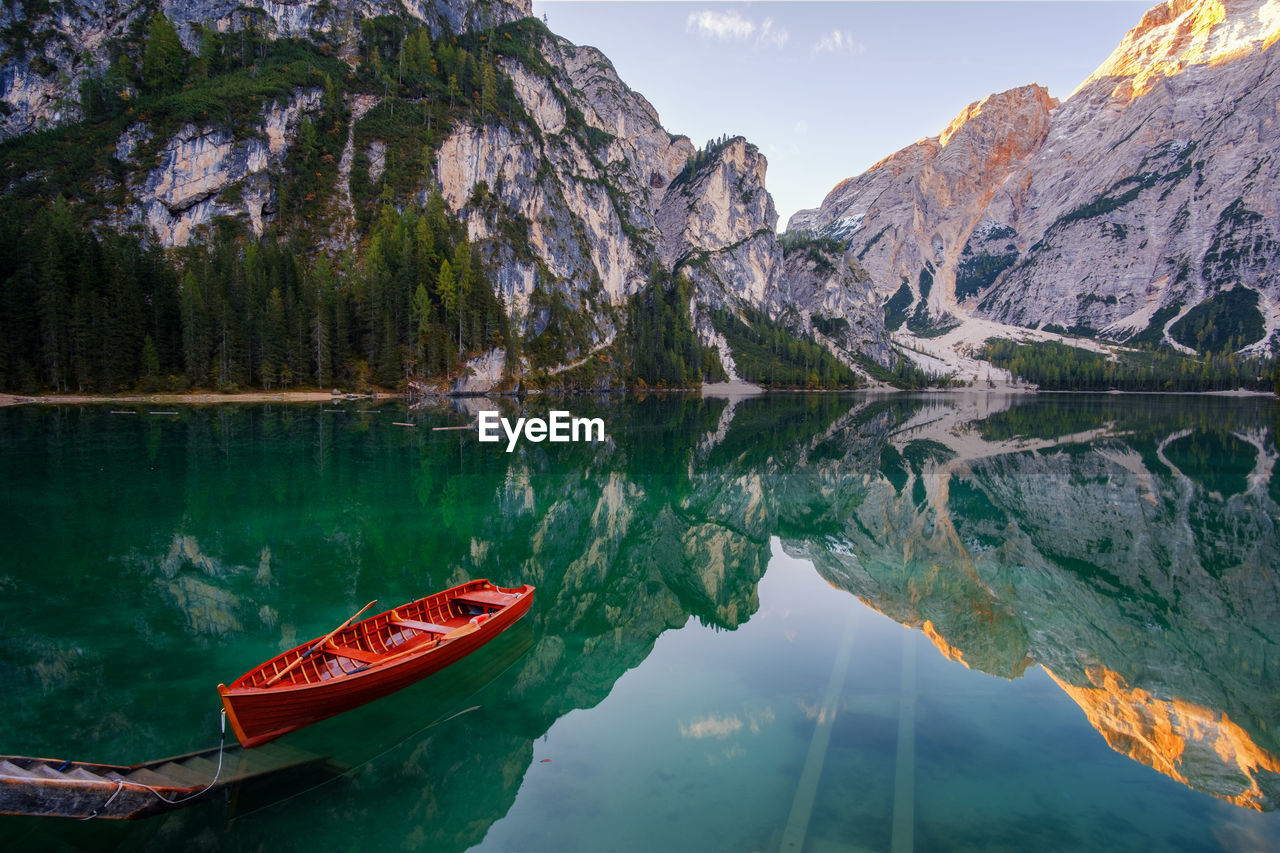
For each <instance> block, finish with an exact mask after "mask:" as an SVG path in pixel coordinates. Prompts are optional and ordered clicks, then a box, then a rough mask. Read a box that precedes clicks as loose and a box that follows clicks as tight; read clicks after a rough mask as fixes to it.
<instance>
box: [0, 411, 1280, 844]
mask: <svg viewBox="0 0 1280 853" xmlns="http://www.w3.org/2000/svg"><path fill="white" fill-rule="evenodd" d="M502 405H503V406H504V407H506V408H507V409H508V411H507V414H514V413H515V409H514V408H512V407H511V406H510V405H509V404H506V403H504V404H502ZM547 407H548V406H547V404H545V403H542V402H538V403H534V402H531V403H530V404H529V405H528V407H527V408H526V409H525V410H524V411H523V412H522V413H523V414H538V413H540V412H544V410H545V409H546V408H547ZM569 408H571V409H572V410H573V411H574V413H575V414H580V415H587V416H599V417H602V418H604V419H605V422H606V424H607V431H608V435H609V439H608V441H606V442H605V443H603V444H597V445H589V444H588V445H566V444H557V445H548V444H539V445H534V444H525V445H523V446H522V447H521V448H519V449H518V450H517V451H516V452H515V453H511V454H508V453H505V452H503V448H504V447H505V445H494V444H485V445H481V444H479V443H477V442H476V440H475V434H474V433H471V432H465V431H432V430H431V429H430V427H432V426H448V425H457V424H461V423H465V422H466V420H467V419H468V417H473V415H469V414H468V413H467V412H465V411H458V410H454V409H452V408H447V407H440V408H432V409H426V410H421V411H413V412H406V411H405V409H404V408H403V407H401V406H399V405H396V404H391V405H383V406H377V407H373V408H370V407H369V406H368V404H367V402H366V401H360V402H359V403H358V404H350V405H349V406H345V407H342V408H341V409H335V406H333V405H328V404H326V405H323V406H314V407H310V406H280V405H275V406H261V407H244V408H237V407H233V406H219V407H212V408H184V409H182V410H180V411H179V412H178V413H177V414H152V413H150V412H151V410H150V409H149V408H148V407H145V406H144V407H140V408H138V409H137V410H136V411H135V412H134V413H132V414H113V413H112V412H111V410H110V409H109V408H106V407H103V408H98V407H66V408H52V407H45V408H13V409H6V410H0V519H3V521H2V522H0V523H3V525H4V529H3V534H4V535H3V538H4V543H5V544H4V548H3V549H2V552H0V752H2V753H10V754H19V755H44V756H60V757H66V758H75V759H80V760H85V761H100V762H109V763H122V764H123V763H133V762H140V761H146V760H151V759H155V758H160V757H163V756H166V755H172V754H177V753H182V752H185V751H190V750H194V749H199V748H203V747H207V746H210V745H213V744H216V742H217V738H218V712H219V709H220V704H219V702H218V698H217V695H216V692H215V690H214V686H215V685H216V684H217V683H218V682H219V681H230V680H232V679H233V678H235V677H236V676H238V675H239V674H241V673H242V672H243V671H244V670H246V669H248V668H249V667H251V666H252V665H254V664H256V663H257V662H259V661H261V660H263V659H265V658H267V657H269V656H271V655H272V654H274V653H276V652H277V651H279V650H281V649H283V648H287V647H290V646H292V645H296V644H297V643H299V642H301V641H304V640H306V639H308V638H310V637H314V636H318V635H321V634H324V633H326V632H327V631H328V630H329V629H331V628H332V627H334V626H335V625H337V624H338V623H340V622H342V621H343V620H344V619H345V618H346V617H347V616H349V615H350V614H351V613H354V612H355V611H356V610H358V609H359V608H360V607H361V606H362V605H363V604H364V603H365V602H367V601H368V600H369V599H371V598H377V599H379V601H380V602H381V603H382V604H383V605H384V606H387V607H389V606H392V605H394V604H397V603H400V602H402V601H407V600H410V599H413V598H416V597H419V596H421V595H423V594H425V593H427V592H430V591H434V590H436V589H438V588H441V587H445V586H448V585H451V584H454V583H457V582H460V581H462V580H464V579H467V578H472V577H488V578H490V579H492V580H494V581H495V582H497V583H500V584H506V585H516V584H518V583H522V582H529V583H533V584H535V585H536V586H537V587H538V592H537V599H536V601H535V604H534V609H533V611H532V612H531V615H530V618H528V619H525V620H524V621H523V622H522V623H521V624H520V626H518V628H517V629H514V630H513V631H511V632H508V633H507V634H505V635H503V636H502V637H501V638H500V639H499V640H496V641H495V642H493V643H491V644H490V645H489V646H487V647H485V649H483V650H482V651H481V652H479V653H477V654H476V655H473V656H472V657H471V658H469V659H467V660H466V661H465V662H463V663H462V664H459V665H457V666H455V667H452V668H450V669H449V670H446V671H445V672H443V673H441V674H439V675H438V676H435V677H433V678H431V679H428V680H426V681H424V682H421V683H419V684H418V685H415V686H414V687H412V688H410V689H408V690H405V691H403V692H401V693H399V694H397V695H395V696H393V697H389V698H387V699H385V700H382V701H380V702H376V703H374V704H372V705H369V706H366V707H364V708H362V709H359V710H357V711H353V712H351V713H349V714H346V715H343V716H341V717H338V718H334V719H331V720H328V721H326V722H324V723H321V724H318V725H316V726H313V727H311V728H310V729H306V730H303V731H300V732H297V733H294V734H292V735H289V736H288V737H287V738H285V742H287V743H288V744H289V745H291V746H295V747H297V748H300V749H305V750H309V751H312V752H315V753H316V754H318V755H324V756H329V757H330V758H331V759H332V761H333V763H334V766H336V767H340V768H342V769H343V770H344V771H345V772H343V773H342V775H340V776H339V777H338V778H336V779H326V778H325V777H323V776H315V777H309V776H303V777H300V778H296V779H291V780H288V781H287V782H286V783H282V784H280V785H276V786H273V787H272V788H271V789H269V790H258V791H254V792H252V795H250V794H249V793H248V792H244V793H243V795H237V796H235V797H233V798H230V800H229V801H227V800H226V799H224V798H219V799H218V800H217V801H214V802H208V803H203V804H200V805H197V806H194V807H191V808H188V809H186V810H183V811H178V812H174V813H172V814H170V815H167V816H161V817H157V818H152V819H149V820H145V821H141V822H136V823H109V822H91V823H74V822H68V821H51V820H39V819H31V818H12V817H11V818H0V837H3V838H5V839H6V841H5V846H6V847H9V846H10V845H16V844H21V845H26V846H25V848H24V849H128V850H132V849H157V850H166V849H174V848H182V849H192V850H200V849H209V850H221V849H228V850H266V849H271V850H279V849H299V850H303V849H305V850H346V849H376V848H378V847H380V846H386V847H387V848H388V849H421V850H432V851H462V850H468V849H480V850H556V851H559V850H567V851H576V850H583V851H598V850H599V851H603V850H621V851H631V850H639V851H644V850H690V851H700V850H708V851H710V850H726V851H745V850H785V851H818V852H819V853H820V851H825V850H844V851H851V850H885V851H887V850H909V849H916V850H1011V851H1013V850H1087V849H1092V850H1103V849H1106V850H1150V849H1167V850H1264V849H1276V848H1277V847H1278V846H1280V814H1277V812H1276V811H1275V806H1276V805H1277V803H1278V802H1280V757H1278V756H1280V729H1278V725H1280V654H1278V653H1277V643H1278V642H1280V553H1278V552H1280V536H1278V535H1277V533H1278V531H1277V525H1278V524H1280V508H1278V506H1277V502H1278V501H1280V472H1277V470H1276V464H1275V463H1276V460H1277V455H1278V454H1277V443H1276V431H1277V428H1278V427H1280V409H1278V407H1277V404H1276V403H1275V402H1274V401H1272V400H1267V399H1243V400H1240V399H1220V398H1199V397H1154V396H1151V397H1145V396H1123V397H1120V396H1061V395H1047V396H1039V397H998V396H990V395H972V396H970V395H963V394H958V395H942V396H921V397H904V396H898V397H894V398H889V399H877V398H868V397H860V396H840V395H821V396H800V395H782V396H766V397H760V398H754V399H748V400H743V401H740V402H737V403H730V402H726V401H723V400H700V399H698V398H695V397H663V398H649V399H643V400H630V401H625V402H623V401H611V402H598V401H591V400H588V399H585V398H575V399H573V400H571V401H570V404H569ZM396 421H411V422H413V423H415V424H416V425H417V426H416V427H403V426H396V425H395V422H396Z"/></svg>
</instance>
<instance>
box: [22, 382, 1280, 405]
mask: <svg viewBox="0 0 1280 853" xmlns="http://www.w3.org/2000/svg"><path fill="white" fill-rule="evenodd" d="M737 384H739V383H709V385H710V387H707V386H704V387H703V388H663V389H659V388H647V389H645V390H644V391H643V392H638V393H645V394H653V393H695V394H696V393H700V394H701V396H703V397H704V398H705V397H712V398H716V397H720V398H727V399H743V398H749V397H755V396H761V395H764V394H870V395H873V396H878V395H883V394H993V395H1009V394H1019V395H1021V394H1100V395H1124V396H1136V395H1160V396H1168V397H1175V396H1197V397H1271V398H1275V397H1276V395H1275V394H1274V393H1272V392H1270V391H1253V390H1249V389H1244V388H1240V389H1236V390H1234V391H1083V390H1081V391H1063V390H1045V389H1042V388H1025V387H1011V386H997V387H995V388H979V387H958V388H917V389H912V390H908V389H902V388H891V387H877V388H859V389H849V390H844V389H821V390H809V389H799V388H775V389H770V388H760V387H759V386H753V385H749V384H748V383H740V384H741V385H742V386H745V387H733V386H734V385H737ZM726 386H729V387H726ZM547 393H548V392H539V394H540V395H545V394H547ZM625 393H628V392H624V394H625ZM470 396H474V397H488V396H489V395H487V394H478V395H470ZM348 399H349V398H348V397H347V396H346V395H335V394H332V393H330V392H327V391H245V392H241V393H235V394H219V393H217V392H211V393H207V394H119V395H114V396H112V395H100V394H43V395H38V396H27V395H23V394H0V408H5V407H9V406H67V405H73V406H83V405H101V404H104V403H117V404H134V405H137V404H142V403H150V404H164V405H179V406H209V405H218V404H220V403H328V402H343V401H346V400H348ZM354 399H359V400H372V401H387V400H404V399H407V395H405V394H399V393H395V392H390V391H380V392H378V393H376V394H372V395H363V394H361V395H356V396H355V397H354ZM440 399H442V400H448V399H456V398H453V397H451V396H450V395H442V396H441V397H440Z"/></svg>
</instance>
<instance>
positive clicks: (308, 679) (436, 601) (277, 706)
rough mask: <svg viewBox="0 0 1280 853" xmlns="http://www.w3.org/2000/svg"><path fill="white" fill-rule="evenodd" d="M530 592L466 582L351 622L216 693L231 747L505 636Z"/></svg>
mask: <svg viewBox="0 0 1280 853" xmlns="http://www.w3.org/2000/svg"><path fill="white" fill-rule="evenodd" d="M533 591H534V588H533V587H532V586H530V585H529V584H524V585H523V586H520V587H515V588H511V589H507V588H503V587H498V586H494V585H493V584H491V583H489V582H488V581H487V580H474V581H469V582H468V583H464V584H461V585H459V586H455V587H452V588H451V589H446V590H444V591H443V592H437V593H435V594H434V595H429V596H427V597H425V598H420V599H418V600H417V601H412V602H410V603H408V604H402V605H400V606H399V607H393V608H392V609H390V610H387V611H384V612H382V613H379V614H377V615H376V616H370V617H368V618H365V619H362V620H360V621H358V622H357V621H353V620H354V619H355V618H356V617H355V616H353V617H352V618H351V619H349V620H347V622H346V623H343V625H341V626H339V627H338V628H337V629H335V630H334V631H332V632H330V633H329V634H327V635H326V636H324V637H319V638H317V639H315V640H311V641H310V642H306V643H303V644H302V645H300V646H297V647H295V648H292V649H289V651H287V652H284V653H282V654H279V655H276V656H275V657H273V658H271V659H270V660H268V661H266V662H265V663H263V664H260V665H259V666H257V667H255V668H253V669H251V670H249V671H248V672H246V673H245V674H244V675H242V676H240V677H239V678H237V679H236V680H235V681H233V682H232V683H231V684H230V685H229V686H228V685H225V684H219V685H218V693H219V694H220V695H221V696H222V705H223V707H224V708H226V711H227V719H228V720H230V722H231V727H232V730H233V731H234V732H235V734H236V737H237V738H238V739H239V740H240V743H241V744H243V745H244V746H246V747H254V746H258V745H260V744H264V743H266V742H268V741H270V740H274V739H275V738H278V737H280V736H281V735H283V734H287V733H289V732H291V731H295V730H297V729H300V728H302V727H303V726H308V725H310V724H311V723H315V722H318V721H320V720H323V719H325V718H327V717H332V716H334V715H335V714H341V713H342V712H343V711H349V710H351V709H352V708H356V707H359V706H360V705H363V704H365V703H366V702H370V701H372V700H374V699H378V698H380V697H382V696H386V695H388V694H390V693H394V692H395V691H397V690H400V689H401V688H404V687H407V686H409V685H410V684H413V683H414V682H416V681H419V680H421V679H423V678H426V677H427V676H428V675H431V674H432V673H434V672H438V671H439V670H441V669H444V668H445V667H446V666H448V665H449V664H451V663H454V662H456V661H458V660H461V659H462V658H464V657H466V656H467V655H469V654H471V653H472V652H473V651H475V650H476V649H478V648H480V647H481V646H483V645H484V644H485V643H487V642H489V641H490V640H492V639H493V638H494V637H496V636H498V635H499V634H501V633H502V632H503V631H505V630H506V629H507V628H509V627H511V625H512V624H514V623H515V622H516V621H517V620H518V619H520V617H522V616H524V615H525V614H526V613H528V612H529V607H530V606H531V605H532V604H533ZM372 605H373V602H370V603H369V604H368V605H366V606H365V608H364V610H367V609H369V607H371V606H372ZM364 610H361V611H360V613H363V612H364ZM360 613H357V614H356V616H359V615H360Z"/></svg>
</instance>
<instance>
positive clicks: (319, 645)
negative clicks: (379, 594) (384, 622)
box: [263, 598, 378, 687]
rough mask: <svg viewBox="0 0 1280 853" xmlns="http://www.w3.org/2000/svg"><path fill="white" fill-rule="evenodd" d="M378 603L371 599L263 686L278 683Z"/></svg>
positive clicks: (376, 600)
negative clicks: (357, 617)
mask: <svg viewBox="0 0 1280 853" xmlns="http://www.w3.org/2000/svg"><path fill="white" fill-rule="evenodd" d="M377 603H378V599H376V598H375V599H374V600H373V601H370V602H369V603H368V604H366V605H365V606H364V607H361V608H360V610H359V611H357V612H356V615H355V616H352V617H351V618H350V619H348V620H347V621H346V622H343V623H342V624H341V625H339V626H338V627H337V628H334V629H333V630H332V631H330V632H329V633H327V634H325V635H324V636H323V637H321V638H320V639H319V640H317V641H316V642H315V644H314V645H312V646H311V648H309V649H307V650H306V651H305V652H303V653H302V654H301V655H300V656H299V657H298V659H297V660H296V661H294V662H293V663H291V664H289V665H288V666H286V667H285V668H284V669H282V670H280V671H279V672H277V673H276V674H275V675H274V676H272V677H271V680H270V681H268V682H267V683H266V684H265V685H263V686H264V687H270V686H271V685H273V684H275V683H276V682H277V681H279V680H280V679H282V678H284V677H285V675H287V674H288V673H290V672H292V671H293V669H294V667H296V666H297V665H298V664H300V663H302V662H303V661H304V660H306V659H307V658H309V657H311V656H312V655H313V654H315V652H316V650H317V649H321V648H323V647H324V644H325V643H327V642H329V641H330V640H332V639H333V635H334V634H336V633H338V632H339V631H341V630H342V629H343V628H345V627H347V626H348V625H350V624H351V623H352V622H354V621H356V616H359V615H360V614H361V613H363V612H365V611H366V610H368V609H369V608H370V607H372V606H373V605H375V604H377Z"/></svg>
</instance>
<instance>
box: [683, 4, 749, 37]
mask: <svg viewBox="0 0 1280 853" xmlns="http://www.w3.org/2000/svg"><path fill="white" fill-rule="evenodd" d="M684 28H685V31H686V32H690V33H697V34H698V35H700V36H702V37H703V38H714V39H720V40H721V41H729V40H730V39H737V40H738V41H743V40H745V39H749V38H751V35H752V33H754V32H755V31H756V25H755V22H754V21H749V20H747V19H746V18H744V17H742V16H741V15H739V14H738V13H737V12H712V11H711V10H709V9H704V10H702V11H701V12H690V13H689V17H688V18H687V19H686V20H685V22H684Z"/></svg>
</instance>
